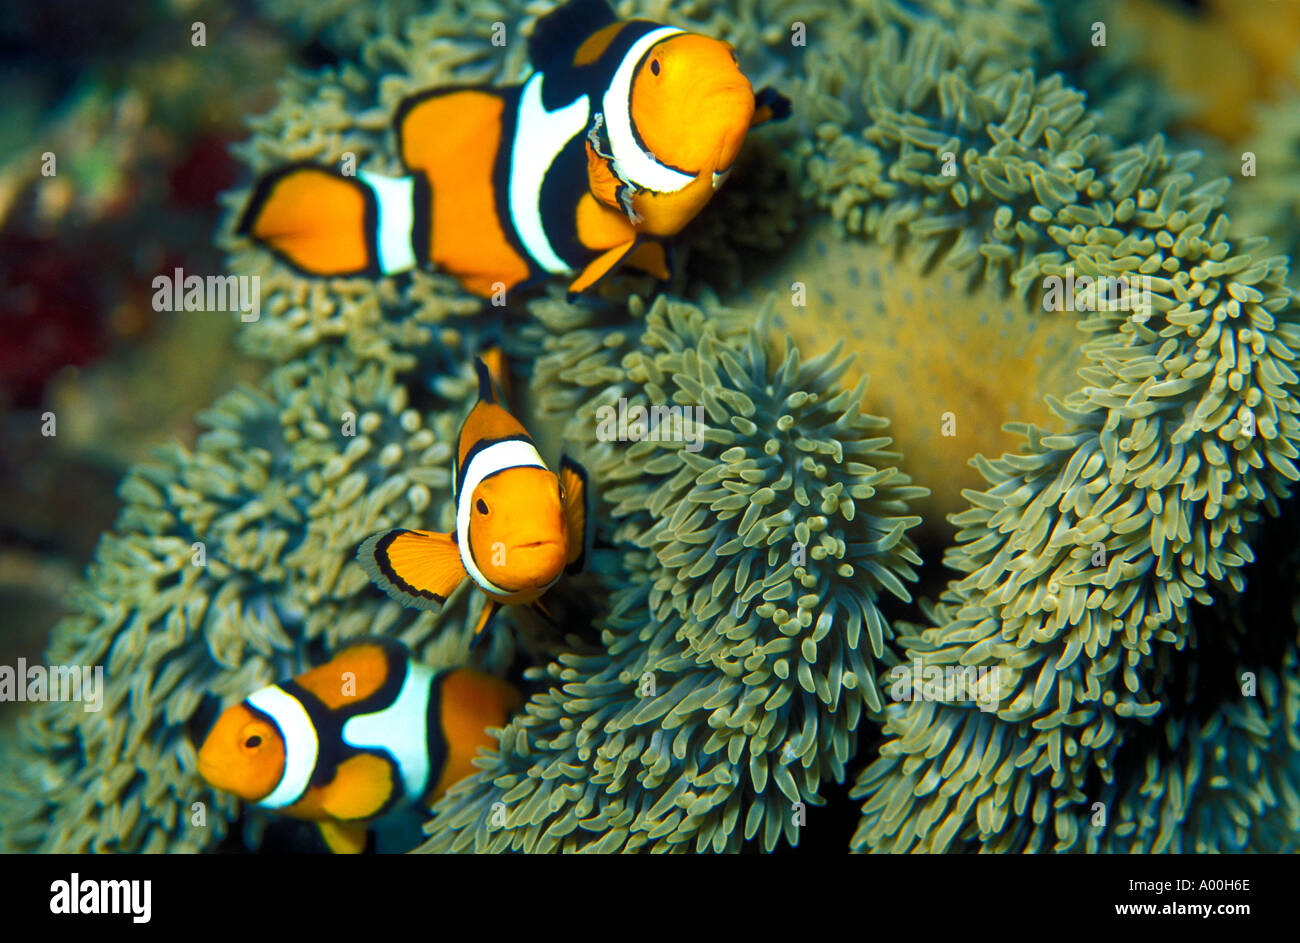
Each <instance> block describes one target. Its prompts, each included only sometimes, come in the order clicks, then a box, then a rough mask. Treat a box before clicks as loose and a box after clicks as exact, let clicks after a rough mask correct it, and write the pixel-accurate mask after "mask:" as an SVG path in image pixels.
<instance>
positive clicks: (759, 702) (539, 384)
mask: <svg viewBox="0 0 1300 943" xmlns="http://www.w3.org/2000/svg"><path fill="white" fill-rule="evenodd" d="M634 310H635V309H634ZM734 318H735V315H734V314H731V315H730V316H728V315H727V314H725V313H723V312H719V311H717V310H711V311H709V312H708V314H707V315H706V314H705V313H704V312H703V311H701V310H699V309H696V308H693V307H691V306H688V305H686V304H683V303H677V302H667V301H666V300H665V299H663V298H661V299H660V300H659V301H658V302H656V304H655V306H654V307H653V308H652V309H651V310H650V312H649V313H648V314H647V315H646V317H645V326H644V330H643V332H642V333H641V336H640V338H639V339H637V340H635V341H633V342H631V343H630V344H629V343H628V342H627V340H626V339H625V338H622V337H621V336H620V335H615V336H605V337H601V335H600V332H597V331H592V330H583V331H572V330H570V331H568V332H566V333H564V334H562V335H555V336H553V337H552V339H551V341H550V343H548V344H547V349H548V354H547V356H546V357H545V358H544V359H543V360H542V361H539V363H538V369H537V374H536V376H535V377H534V387H535V393H536V394H537V396H538V397H539V398H540V399H541V405H542V406H543V408H546V406H547V403H546V398H547V397H549V396H551V395H552V391H553V390H555V389H556V388H560V389H563V388H564V387H566V386H568V387H575V388H577V390H578V391H580V392H579V399H580V400H582V404H581V405H580V406H579V407H578V408H577V411H576V415H574V416H573V418H572V419H571V421H570V422H569V423H568V424H567V425H566V427H565V431H566V433H567V435H566V438H567V439H568V441H569V442H570V443H573V444H574V445H576V446H577V447H578V449H579V456H580V457H581V458H582V459H583V460H584V461H585V462H586V463H587V467H588V469H589V471H590V472H591V473H592V475H593V480H594V481H597V482H599V483H600V493H601V496H602V499H603V501H604V502H605V503H606V504H607V505H608V506H609V507H608V513H609V516H610V518H611V523H612V525H613V528H614V530H613V533H612V535H611V536H612V539H613V541H614V542H615V544H616V545H618V546H620V547H624V548H626V549H625V550H624V551H623V553H622V556H623V567H622V568H623V573H624V576H623V578H622V580H621V581H620V584H619V588H618V589H617V590H616V591H615V592H614V593H613V596H612V599H611V603H610V612H609V615H608V616H607V617H606V618H605V619H604V620H603V623H602V626H601V627H602V633H601V642H602V645H603V648H600V649H596V650H593V651H586V650H579V651H575V652H573V653H569V654H564V655H561V656H560V658H559V659H558V660H557V661H556V662H553V663H552V664H550V665H549V666H548V667H547V668H546V670H545V671H544V672H534V673H533V675H534V679H535V680H538V681H543V680H544V681H545V682H546V683H547V684H548V685H549V690H547V691H545V692H544V693H542V694H541V695H539V696H537V697H534V698H533V699H532V700H531V701H530V702H529V703H528V705H527V706H526V708H525V710H524V712H523V713H522V714H521V715H519V716H518V717H516V718H515V719H514V721H512V723H511V724H510V725H509V726H508V727H507V728H506V730H505V731H504V732H503V734H502V736H501V749H500V751H499V752H498V754H497V755H496V756H494V757H493V758H492V759H491V760H490V761H489V762H488V763H486V764H485V766H484V769H483V770H482V772H479V773H477V774H475V775H474V776H473V777H471V778H470V779H469V780H467V781H466V783H465V784H463V785H462V786H461V787H457V788H456V789H454V790H453V791H452V793H451V794H450V795H449V797H448V798H446V799H445V800H444V801H443V802H441V803H439V805H438V806H437V807H436V808H435V814H436V817H435V819H434V822H433V826H432V827H433V832H432V837H431V838H430V840H429V842H428V843H427V844H426V845H425V846H424V849H425V850H429V851H456V850H464V849H470V848H472V849H474V850H476V851H484V850H494V851H502V850H506V849H517V850H524V851H539V852H540V851H553V850H566V851H575V850H589V851H598V852H610V851H633V850H640V849H646V850H653V851H669V850H676V851H691V850H696V851H703V850H709V849H711V850H713V851H715V852H722V851H734V850H736V849H737V848H739V847H740V843H741V841H742V837H743V838H744V839H751V838H754V839H760V840H761V845H762V847H763V848H764V849H766V850H771V849H772V848H773V847H775V845H776V843H777V841H778V839H779V838H780V837H781V835H782V834H784V835H785V837H786V839H787V840H788V841H790V842H792V843H793V842H795V841H797V833H798V827H797V824H796V819H797V814H792V812H791V808H792V805H793V804H820V802H821V800H820V798H819V796H818V790H819V786H820V784H821V783H822V782H823V781H825V780H830V779H834V780H836V781H840V780H842V779H843V777H844V767H845V764H846V763H847V762H848V760H849V758H850V757H851V756H852V755H853V752H854V746H855V743H856V740H857V736H856V730H857V727H858V725H859V721H860V719H861V717H862V716H863V714H864V713H865V712H868V711H877V710H880V709H881V707H882V706H883V704H882V703H881V700H880V697H879V692H878V690H877V686H876V677H877V675H878V674H879V669H880V667H881V666H882V665H888V664H890V663H891V662H892V661H893V658H892V657H891V655H890V653H889V652H888V650H887V647H886V646H887V643H888V642H889V640H890V639H891V638H892V634H893V633H892V630H891V628H890V626H889V624H888V622H887V621H886V620H885V619H884V617H882V615H881V614H880V611H879V610H878V608H877V606H876V601H877V598H878V597H879V596H880V594H881V593H882V592H889V593H892V594H894V595H895V596H897V597H899V598H900V599H903V600H910V598H911V597H910V595H909V594H908V592H907V590H906V588H905V586H904V581H908V580H911V579H912V578H913V577H914V572H913V570H912V567H911V566H910V564H913V563H919V562H920V559H919V557H917V556H916V553H915V550H914V548H913V546H912V544H911V541H910V540H909V539H908V538H907V537H906V536H905V532H906V530H907V529H908V528H909V527H911V526H914V525H915V524H916V523H918V522H919V518H916V517H909V516H907V514H906V508H907V502H908V500H909V499H911V498H913V497H916V496H917V495H918V493H919V492H920V491H921V489H918V488H916V487H914V486H909V485H908V481H907V477H906V476H905V475H902V474H900V473H899V472H898V471H897V470H896V469H895V468H894V467H893V465H892V462H893V460H894V459H895V458H896V456H895V455H893V454H892V453H889V452H885V451H882V449H883V447H884V446H886V445H887V444H888V442H889V440H888V439H887V438H885V437H882V436H879V435H877V433H878V432H879V431H880V430H881V429H882V428H883V427H884V425H885V423H884V421H883V420H880V419H876V418H873V417H869V416H866V415H863V414H860V413H859V412H858V409H857V407H856V405H855V404H856V403H857V402H858V401H859V400H860V399H861V392H862V386H863V384H862V383H861V382H859V383H858V384H856V385H855V386H854V387H853V388H851V389H841V388H840V385H839V382H838V381H839V380H840V378H841V377H842V376H843V375H844V374H845V373H846V371H847V369H848V363H847V362H844V361H842V360H841V361H839V362H836V361H837V359H838V358H837V357H836V356H835V355H834V354H830V355H827V356H825V357H822V358H819V359H818V360H816V361H810V362H808V363H801V362H800V359H799V355H798V352H797V351H796V350H794V349H788V350H787V351H786V353H785V354H784V356H783V357H781V358H771V357H769V355H768V353H767V351H766V349H765V343H764V341H763V339H762V337H761V336H760V335H757V334H749V335H745V334H743V333H740V332H738V331H735V330H730V331H728V324H727V322H728V321H730V320H734ZM718 323H721V324H722V329H721V331H720V330H719V329H718V328H717V327H715V325H717V324H718ZM728 334H730V336H727V335H728ZM720 335H721V336H720ZM620 340H622V341H623V343H622V344H620V343H619V341H620ZM623 349H626V351H627V352H626V353H623V354H622V356H621V357H619V356H618V355H619V354H620V353H622V351H623ZM620 400H623V401H625V402H626V404H627V408H628V409H629V410H630V409H635V408H636V407H638V406H640V407H644V408H646V409H649V408H650V407H652V406H654V405H655V404H666V403H671V404H673V406H674V408H677V407H681V408H684V409H685V410H686V416H687V417H688V418H687V421H688V422H689V421H691V419H690V417H692V416H694V414H695V411H696V409H697V408H698V409H699V410H700V413H701V415H702V416H704V417H707V418H706V419H705V424H706V426H707V432H704V433H703V434H702V437H701V440H700V441H698V443H696V444H698V446H699V448H698V450H695V449H694V448H693V447H692V445H691V442H692V439H691V437H690V436H687V437H686V438H685V441H671V442H661V441H652V440H648V439H643V440H641V441H634V442H633V443H632V444H627V443H626V442H623V443H620V442H611V441H608V440H606V439H605V438H604V437H603V436H602V434H601V432H600V422H601V418H600V417H601V415H602V410H604V409H617V408H618V403H619V401H620ZM555 405H556V406H558V407H559V408H564V409H567V407H568V402H567V401H563V400H562V401H561V402H560V403H557V404H555ZM668 424H669V423H668V420H667V419H665V420H663V421H662V423H661V427H660V428H662V427H663V426H667V425H668ZM647 685H650V687H647ZM793 807H794V808H795V809H796V810H797V808H798V806H797V805H794V806H793ZM497 808H500V809H501V810H502V819H503V820H502V821H501V822H498V821H497V815H496V809H497ZM742 821H743V829H742V827H741V822H742ZM760 836H761V838H760Z"/></svg>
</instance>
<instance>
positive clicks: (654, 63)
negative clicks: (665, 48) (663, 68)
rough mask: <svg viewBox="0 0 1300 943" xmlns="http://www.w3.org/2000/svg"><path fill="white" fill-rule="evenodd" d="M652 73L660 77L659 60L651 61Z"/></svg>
mask: <svg viewBox="0 0 1300 943" xmlns="http://www.w3.org/2000/svg"><path fill="white" fill-rule="evenodd" d="M650 71H651V72H653V73H654V74H655V75H658V74H659V60H658V59H651V60H650Z"/></svg>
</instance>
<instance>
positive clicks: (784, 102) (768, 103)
mask: <svg viewBox="0 0 1300 943" xmlns="http://www.w3.org/2000/svg"><path fill="white" fill-rule="evenodd" d="M789 117H790V99H788V98H786V97H785V96H784V95H782V94H781V93H780V92H778V91H777V90H776V89H774V88H773V87H772V86H770V85H768V86H766V87H765V88H762V89H759V90H758V91H757V92H755V93H754V117H753V118H751V119H750V122H749V126H750V127H751V128H756V127H758V126H759V125H760V124H763V123H765V122H768V121H782V120H784V119H786V118H789Z"/></svg>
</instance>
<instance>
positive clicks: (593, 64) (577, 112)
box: [239, 0, 789, 297]
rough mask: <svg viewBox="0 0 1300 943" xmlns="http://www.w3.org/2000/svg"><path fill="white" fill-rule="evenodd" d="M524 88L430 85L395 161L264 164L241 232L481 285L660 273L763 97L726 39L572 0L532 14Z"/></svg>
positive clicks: (288, 256) (374, 267)
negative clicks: (347, 170)
mask: <svg viewBox="0 0 1300 943" xmlns="http://www.w3.org/2000/svg"><path fill="white" fill-rule="evenodd" d="M529 58H530V60H531V61H532V64H533V67H534V70H535V71H534V72H533V74H532V75H531V76H530V77H529V78H528V80H527V81H526V82H525V83H524V84H522V85H515V86H499V87H494V86H485V87H470V88H465V87H454V88H436V89H431V90H428V91H425V92H421V93H418V94H416V95H413V96H411V97H409V98H407V99H406V100H405V101H403V102H402V103H401V105H400V106H399V107H398V109H397V114H396V117H395V119H394V124H395V128H396V134H397V144H398V154H399V156H400V157H401V159H402V163H403V165H404V166H405V168H406V170H407V175H406V176H404V177H398V178H390V177H383V176H380V175H378V174H371V173H366V172H362V173H359V174H357V175H355V176H345V175H344V174H342V173H338V172H336V171H334V170H332V169H328V168H324V167H319V166H314V165H310V164H299V165H291V166H289V167H284V168H281V169H279V170H277V171H274V172H272V173H271V174H269V175H267V176H266V177H264V178H262V180H260V181H259V182H258V184H257V186H256V187H255V189H254V192H253V196H252V198H251V200H250V202H249V205H248V207H247V208H246V210H245V212H244V214H243V217H242V218H241V221H240V224H239V231H240V232H241V233H242V234H245V235H248V236H250V237H251V238H253V239H254V240H255V241H257V242H259V243H261V244H262V245H264V246H266V247H268V248H270V249H271V250H272V251H274V252H275V253H276V254H277V255H278V256H279V257H280V258H281V259H283V260H285V261H287V262H289V263H290V264H291V265H293V266H295V267H296V268H298V269H299V270H300V271H303V272H305V273H307V274H312V275H321V276H326V275H368V276H371V277H377V276H380V275H386V274H393V273H396V272H401V271H405V270H408V269H410V268H413V267H416V266H420V265H425V264H432V265H434V266H436V267H438V268H440V269H442V270H444V271H447V272H450V273H451V274H453V275H455V276H456V277H457V278H458V279H459V280H460V282H461V284H462V285H463V286H464V287H465V289H466V290H468V291H470V292H473V293H475V294H478V295H482V296H484V297H489V296H492V295H495V294H497V293H499V292H503V291H507V290H510V289H512V288H514V287H515V286H517V285H521V284H524V283H530V282H533V281H536V280H539V279H542V278H545V277H548V276H553V275H563V276H566V277H568V278H570V284H569V291H570V294H571V295H574V294H577V293H580V292H583V291H586V290H587V289H589V288H591V287H592V286H593V285H595V284H596V283H597V282H599V281H600V280H601V279H602V278H604V277H605V276H606V275H608V274H609V273H610V272H612V271H614V270H615V269H616V268H618V267H619V266H620V265H623V264H627V265H630V266H632V267H634V268H637V269H640V270H642V271H646V272H649V273H651V274H653V275H655V276H656V277H657V278H660V279H661V280H667V279H668V278H669V276H670V271H669V267H670V259H669V252H668V246H667V243H666V242H665V240H666V239H668V238H669V237H671V236H673V235H675V234H676V233H678V232H680V231H681V229H682V227H684V226H685V225H686V224H687V223H689V222H690V221H691V220H692V219H693V218H694V217H695V216H696V214H698V213H699V212H700V210H701V209H702V208H703V207H704V205H705V204H706V203H707V202H708V200H709V198H710V197H711V196H712V195H713V192H714V191H715V190H716V189H717V188H718V187H719V186H721V184H722V182H723V181H724V180H725V179H726V177H727V175H728V173H729V172H730V170H731V166H732V164H733V162H734V161H735V159H736V155H737V154H738V153H739V151H740V147H741V145H742V143H743V142H744V138H745V135H746V134H747V133H748V131H749V129H750V128H751V127H753V126H755V125H757V124H760V123H762V122H764V121H767V120H769V119H772V118H781V117H784V116H785V115H786V114H788V112H789V102H788V101H786V99H784V98H783V97H782V96H780V95H779V94H777V93H776V92H774V91H773V90H771V89H764V90H762V91H761V92H759V93H758V94H757V95H756V94H755V93H754V90H753V87H752V86H751V85H750V83H749V80H748V79H747V78H746V77H745V76H744V74H743V73H741V71H740V67H739V64H738V62H737V59H736V55H735V51H734V50H733V49H732V47H731V45H730V44H729V43H726V42H722V41H720V40H717V39H713V38H710V37H707V36H701V35H698V34H695V33H687V32H684V31H682V30H680V29H677V28H675V27H670V26H664V25H662V24H658V23H652V22H649V21H645V20H629V21H619V20H617V19H616V18H615V16H614V13H613V12H612V11H611V10H610V8H609V6H608V5H607V4H606V2H605V0H571V2H569V3H567V4H565V5H564V6H561V7H558V8H556V9H555V10H553V11H552V12H551V13H550V14H548V15H547V16H545V17H543V18H542V19H541V20H539V21H538V23H537V25H536V27H535V29H534V31H533V35H532V37H531V39H530V41H529Z"/></svg>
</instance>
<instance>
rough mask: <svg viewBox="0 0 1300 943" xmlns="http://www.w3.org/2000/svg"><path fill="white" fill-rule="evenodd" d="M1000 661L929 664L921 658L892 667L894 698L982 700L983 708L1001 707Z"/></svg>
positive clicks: (890, 694) (891, 694) (890, 674)
mask: <svg viewBox="0 0 1300 943" xmlns="http://www.w3.org/2000/svg"><path fill="white" fill-rule="evenodd" d="M1000 676H1001V669H1000V668H999V667H998V666H997V665H991V666H989V665H980V666H978V667H976V666H975V665H926V664H925V661H924V660H923V659H921V658H918V659H916V661H914V662H912V663H910V664H906V665H895V666H894V667H893V668H891V669H890V670H889V678H890V681H891V684H890V686H889V697H890V700H893V701H896V702H897V701H944V702H947V703H956V702H959V701H978V702H979V708H980V710H982V711H986V712H988V711H995V710H997V709H998V700H999V698H1000V697H1001V696H1002V686H1001V684H1000V681H1001V677H1000Z"/></svg>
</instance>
